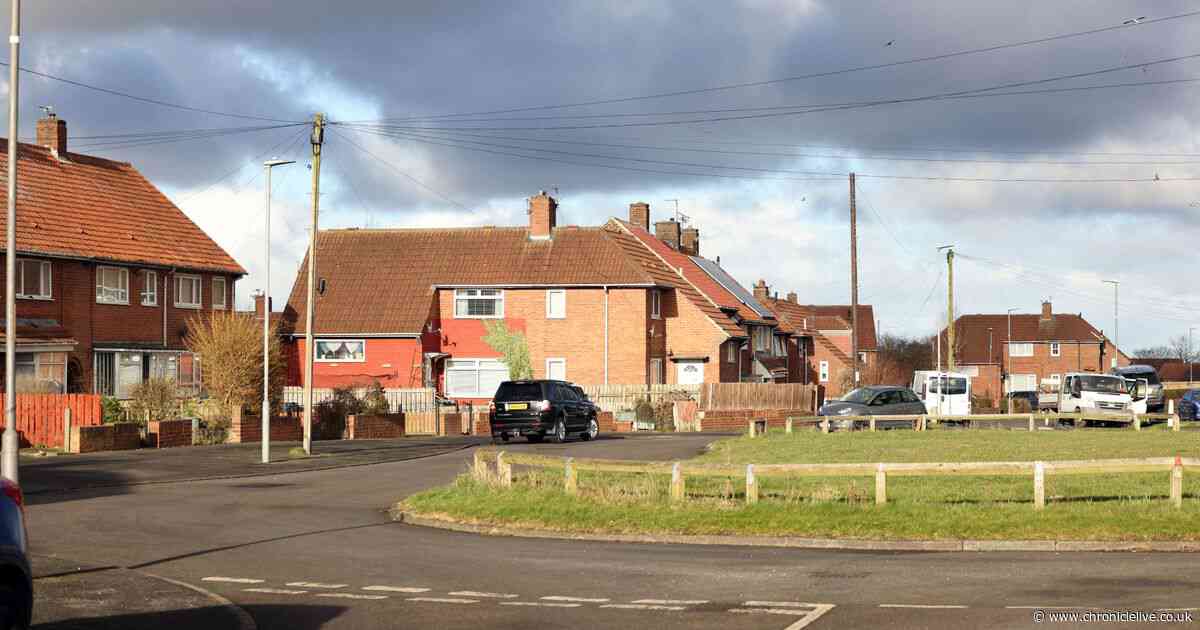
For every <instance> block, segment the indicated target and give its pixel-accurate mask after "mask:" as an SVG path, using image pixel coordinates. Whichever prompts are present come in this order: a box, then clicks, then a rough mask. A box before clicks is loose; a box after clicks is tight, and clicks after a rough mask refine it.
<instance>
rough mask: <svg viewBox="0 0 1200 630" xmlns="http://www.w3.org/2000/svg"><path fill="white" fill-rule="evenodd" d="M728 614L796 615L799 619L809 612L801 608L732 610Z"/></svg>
mask: <svg viewBox="0 0 1200 630" xmlns="http://www.w3.org/2000/svg"><path fill="white" fill-rule="evenodd" d="M726 612H731V613H747V614H752V615H753V614H762V615H795V616H797V617H803V616H805V615H807V614H808V611H807V610H804V609H801V608H730V609H729V610H728V611H726Z"/></svg>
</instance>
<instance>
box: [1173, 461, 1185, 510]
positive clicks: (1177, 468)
mask: <svg viewBox="0 0 1200 630" xmlns="http://www.w3.org/2000/svg"><path fill="white" fill-rule="evenodd" d="M1171 504H1172V505H1174V506H1175V507H1176V508H1182V507H1183V462H1182V461H1180V459H1179V456H1178V455H1176V456H1175V465H1174V466H1171Z"/></svg>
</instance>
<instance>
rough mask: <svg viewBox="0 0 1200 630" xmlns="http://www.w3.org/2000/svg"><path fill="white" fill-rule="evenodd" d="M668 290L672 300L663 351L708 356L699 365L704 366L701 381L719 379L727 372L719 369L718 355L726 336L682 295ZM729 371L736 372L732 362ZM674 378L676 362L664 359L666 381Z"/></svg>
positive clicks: (674, 353)
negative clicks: (731, 367) (672, 307)
mask: <svg viewBox="0 0 1200 630" xmlns="http://www.w3.org/2000/svg"><path fill="white" fill-rule="evenodd" d="M671 293H673V294H676V295H675V298H676V299H673V300H672V304H674V305H675V306H674V311H673V312H672V313H671V316H670V317H667V320H666V342H667V345H666V350H667V352H668V353H670V354H672V355H674V356H685V357H708V361H705V362H704V363H702V364H701V365H703V366H704V382H705V383H718V382H721V381H722V380H724V379H723V375H724V376H727V375H728V372H727V371H726V370H722V363H721V362H722V361H723V360H724V357H723V356H720V355H721V344H722V343H725V341H726V340H727V339H728V338H729V337H728V335H726V334H725V333H724V332H722V331H721V329H719V328H717V325H716V324H715V323H714V322H713V321H712V320H711V319H709V318H708V316H707V315H705V314H704V313H703V312H702V311H700V309H699V308H697V307H696V305H695V304H692V302H691V300H689V299H687V297H686V296H683V295H678V292H675V291H672V292H671ZM664 314H665V313H664ZM733 371H734V372H736V371H737V366H736V365H735V366H733ZM677 377H678V369H677V368H676V365H675V364H674V363H670V362H668V365H667V382H668V383H676V382H677V381H678V379H677Z"/></svg>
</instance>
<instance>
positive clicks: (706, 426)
mask: <svg viewBox="0 0 1200 630" xmlns="http://www.w3.org/2000/svg"><path fill="white" fill-rule="evenodd" d="M701 413H702V414H703V417H701V418H700V430H701V431H705V432H711V431H716V432H723V433H728V432H739V431H745V430H746V427H747V426H749V424H750V421H751V420H757V419H760V418H765V419H766V421H767V426H768V427H772V428H783V427H784V426H785V425H786V424H787V417H788V416H795V417H808V416H812V411H811V410H808V409H735V410H722V411H704V412H701Z"/></svg>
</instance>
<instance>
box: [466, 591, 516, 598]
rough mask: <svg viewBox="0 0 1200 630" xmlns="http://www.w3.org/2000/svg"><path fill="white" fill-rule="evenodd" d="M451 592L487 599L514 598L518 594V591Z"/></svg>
mask: <svg viewBox="0 0 1200 630" xmlns="http://www.w3.org/2000/svg"><path fill="white" fill-rule="evenodd" d="M450 594H451V595H457V596H459V597H483V598H487V599H513V598H515V597H516V596H517V594H516V593H481V592H479V591H454V592H452V593H450Z"/></svg>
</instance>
